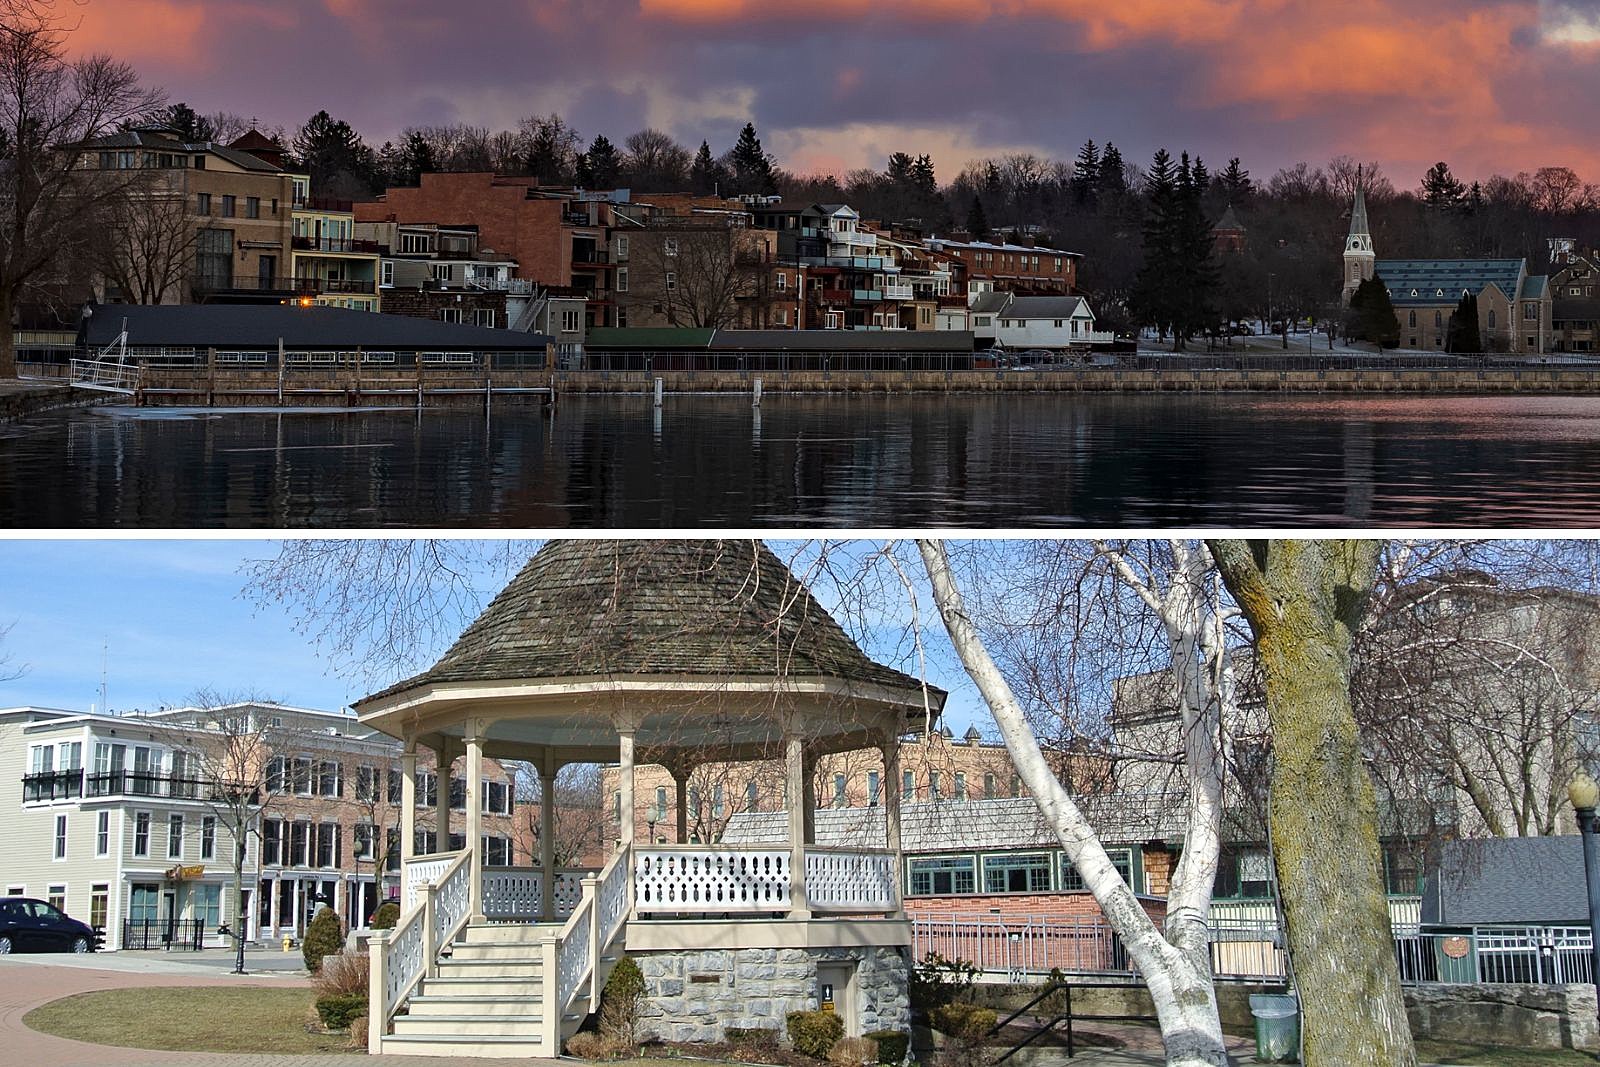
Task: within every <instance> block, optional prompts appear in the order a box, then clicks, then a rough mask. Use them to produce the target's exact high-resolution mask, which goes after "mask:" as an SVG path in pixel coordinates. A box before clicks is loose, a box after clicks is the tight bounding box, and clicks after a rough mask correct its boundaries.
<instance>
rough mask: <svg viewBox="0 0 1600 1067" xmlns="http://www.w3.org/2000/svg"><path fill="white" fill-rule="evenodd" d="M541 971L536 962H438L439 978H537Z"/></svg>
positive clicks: (541, 965) (539, 965)
mask: <svg viewBox="0 0 1600 1067" xmlns="http://www.w3.org/2000/svg"><path fill="white" fill-rule="evenodd" d="M543 970H544V965H543V964H541V963H540V962H539V961H538V960H458V959H448V960H440V961H439V976H440V977H441V978H538V977H540V974H541V972H542V971H543Z"/></svg>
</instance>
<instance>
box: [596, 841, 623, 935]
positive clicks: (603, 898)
mask: <svg viewBox="0 0 1600 1067" xmlns="http://www.w3.org/2000/svg"><path fill="white" fill-rule="evenodd" d="M627 851H628V850H627V849H626V848H624V849H622V850H620V851H619V852H618V853H617V854H616V855H614V856H612V857H611V862H610V863H608V864H606V865H605V868H604V869H603V870H602V871H601V872H600V877H599V880H598V882H597V883H596V885H595V917H596V921H597V922H598V923H599V936H600V945H601V947H602V948H606V947H609V946H610V945H611V943H612V942H613V941H615V940H616V938H617V935H618V934H619V933H621V932H622V926H623V923H625V922H627V919H628V871H629V869H630V867H631V864H630V863H629V857H628V855H627Z"/></svg>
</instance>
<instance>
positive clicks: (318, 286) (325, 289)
mask: <svg viewBox="0 0 1600 1067" xmlns="http://www.w3.org/2000/svg"><path fill="white" fill-rule="evenodd" d="M294 289H295V292H297V293H372V292H376V291H377V286H376V284H375V283H373V282H371V281H365V280H363V279H360V278H296V279H295V280H294Z"/></svg>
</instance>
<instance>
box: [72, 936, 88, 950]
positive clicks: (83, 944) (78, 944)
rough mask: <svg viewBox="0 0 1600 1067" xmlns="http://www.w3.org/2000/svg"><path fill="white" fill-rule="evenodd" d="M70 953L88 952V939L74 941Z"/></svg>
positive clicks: (82, 938) (81, 938)
mask: <svg viewBox="0 0 1600 1067" xmlns="http://www.w3.org/2000/svg"><path fill="white" fill-rule="evenodd" d="M72 951H74V952H88V951H89V939H88V938H87V937H80V938H78V939H77V940H76V941H74V942H73V943H72Z"/></svg>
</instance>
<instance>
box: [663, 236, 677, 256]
mask: <svg viewBox="0 0 1600 1067" xmlns="http://www.w3.org/2000/svg"><path fill="white" fill-rule="evenodd" d="M661 254H662V255H664V256H675V255H677V254H678V239H677V238H676V237H666V238H663V239H662V241H661Z"/></svg>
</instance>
